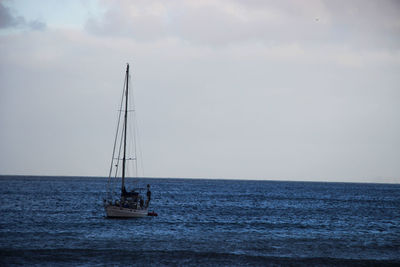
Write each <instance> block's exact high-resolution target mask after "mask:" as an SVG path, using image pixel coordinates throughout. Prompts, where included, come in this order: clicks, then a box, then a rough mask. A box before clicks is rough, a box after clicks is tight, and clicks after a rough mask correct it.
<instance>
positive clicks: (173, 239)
mask: <svg viewBox="0 0 400 267" xmlns="http://www.w3.org/2000/svg"><path fill="white" fill-rule="evenodd" d="M130 183H131V179H128V181H127V187H128V189H129V186H130ZM138 183H139V184H142V185H143V187H145V186H146V185H147V184H150V185H151V191H152V200H151V202H150V211H154V212H156V213H157V214H158V216H157V217H145V218H137V219H107V218H106V217H105V212H104V208H103V198H104V197H105V195H106V188H107V178H101V177H99V178H96V177H49V176H44V177H40V176H1V177H0V266H396V265H397V266H400V184H362V183H322V182H286V181H249V180H211V179H169V178H163V179H161V178H160V179H156V178H140V179H139V180H138Z"/></svg>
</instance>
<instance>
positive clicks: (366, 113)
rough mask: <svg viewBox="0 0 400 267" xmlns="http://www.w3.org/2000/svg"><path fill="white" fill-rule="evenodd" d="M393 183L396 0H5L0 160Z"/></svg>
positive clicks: (53, 166)
mask: <svg viewBox="0 0 400 267" xmlns="http://www.w3.org/2000/svg"><path fill="white" fill-rule="evenodd" d="M127 62H129V63H130V64H131V67H132V69H133V73H132V82H133V89H134V92H135V101H136V109H137V117H138V124H139V127H140V128H139V131H140V141H141V143H140V146H141V147H142V153H143V166H144V171H143V175H144V176H150V177H194V178H201V177H206V178H238V179H266V180H313V181H348V182H396V183H399V182H400V1H395V0H394V1H376V0H373V1H369V0H362V1H361V0H360V1H348V0H346V1H319V0H306V1H298V0H296V1H266V0H231V1H227V0H226V1H223V0H221V1H218V0H211V1H208V0H202V1H181V0H171V1H161V0H160V1H153V0H148V1H132V0H129V1H128V0H126V1H101V0H99V1H95V0H89V1H86V0H85V1H84V0H68V1H52V0H41V1H30V0H14V1H12V0H8V1H7V0H0V174H28V175H77V176H81V175H84V176H86V175H87V176H107V175H108V168H109V161H110V158H111V152H112V145H113V138H114V131H115V126H116V118H117V109H118V103H119V100H120V94H121V89H122V86H123V79H124V71H125V66H126V63H127Z"/></svg>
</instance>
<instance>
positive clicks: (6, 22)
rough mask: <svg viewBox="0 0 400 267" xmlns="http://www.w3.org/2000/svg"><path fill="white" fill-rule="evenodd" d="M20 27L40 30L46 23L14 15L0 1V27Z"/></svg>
mask: <svg viewBox="0 0 400 267" xmlns="http://www.w3.org/2000/svg"><path fill="white" fill-rule="evenodd" d="M8 28H22V29H31V30H39V31H42V30H44V29H45V28H46V24H45V23H44V22H41V21H39V20H32V21H26V19H25V18H24V17H22V16H16V15H14V14H13V13H12V12H11V10H10V9H9V8H8V7H6V6H4V5H3V3H2V2H0V29H8Z"/></svg>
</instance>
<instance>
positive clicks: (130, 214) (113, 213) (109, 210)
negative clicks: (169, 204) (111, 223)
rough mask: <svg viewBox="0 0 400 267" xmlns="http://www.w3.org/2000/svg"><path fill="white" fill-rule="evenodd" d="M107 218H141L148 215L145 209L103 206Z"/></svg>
mask: <svg viewBox="0 0 400 267" xmlns="http://www.w3.org/2000/svg"><path fill="white" fill-rule="evenodd" d="M104 209H105V210H106V214H107V217H108V218H141V217H146V216H147V214H148V211H147V209H140V210H138V209H131V208H124V207H119V206H114V205H106V206H104Z"/></svg>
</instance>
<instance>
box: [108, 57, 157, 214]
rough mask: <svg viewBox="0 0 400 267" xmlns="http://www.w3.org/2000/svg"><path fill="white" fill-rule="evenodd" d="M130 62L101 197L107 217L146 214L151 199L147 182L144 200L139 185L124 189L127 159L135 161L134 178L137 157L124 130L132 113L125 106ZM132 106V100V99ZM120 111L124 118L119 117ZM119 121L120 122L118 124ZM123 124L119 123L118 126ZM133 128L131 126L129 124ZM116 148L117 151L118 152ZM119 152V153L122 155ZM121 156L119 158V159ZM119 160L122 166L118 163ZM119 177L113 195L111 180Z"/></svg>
mask: <svg viewBox="0 0 400 267" xmlns="http://www.w3.org/2000/svg"><path fill="white" fill-rule="evenodd" d="M129 77H130V76H129V64H127V66H126V74H125V80H124V89H123V94H122V98H121V108H120V110H119V115H118V124H117V133H116V135H115V139H114V148H113V153H112V158H111V167H110V172H109V177H108V184H107V196H106V198H105V199H103V204H104V209H105V211H106V214H107V217H109V218H135V217H145V216H148V215H149V213H148V208H149V204H150V199H151V192H150V185H149V184H148V185H147V194H146V200H145V199H144V197H143V196H142V195H141V194H140V192H139V190H141V188H132V190H131V191H128V190H127V189H126V187H125V186H126V185H125V182H126V179H127V178H128V177H127V168H128V166H127V165H128V164H127V162H128V161H130V162H131V161H134V162H135V163H134V164H133V166H134V169H135V170H136V177H137V157H136V144H133V146H132V147H131V148H132V149H133V151H134V153H133V154H134V155H133V157H130V156H129V155H128V151H127V132H128V113H130V112H134V109H133V110H129V109H128V106H129V105H128V104H129V103H128V102H129V97H128V96H130V95H129ZM131 102H132V103H131V106H133V101H131ZM122 114H123V118H121V117H122ZM121 122H122V123H121ZM121 124H122V125H121ZM129 126H133V127H134V126H135V125H129ZM131 128H132V127H131ZM134 133H135V131H133V142H134V143H135V142H136V138H135V134H134ZM117 150H118V151H117ZM121 154H122V155H121ZM121 156H122V158H121ZM121 161H122V168H120V164H119V163H120V162H121ZM119 175H121V176H120V181H121V184H120V187H119V188H120V191H121V192H120V194H119V195H118V193H117V194H115V185H114V186H113V181H115V180H117V181H119Z"/></svg>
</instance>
